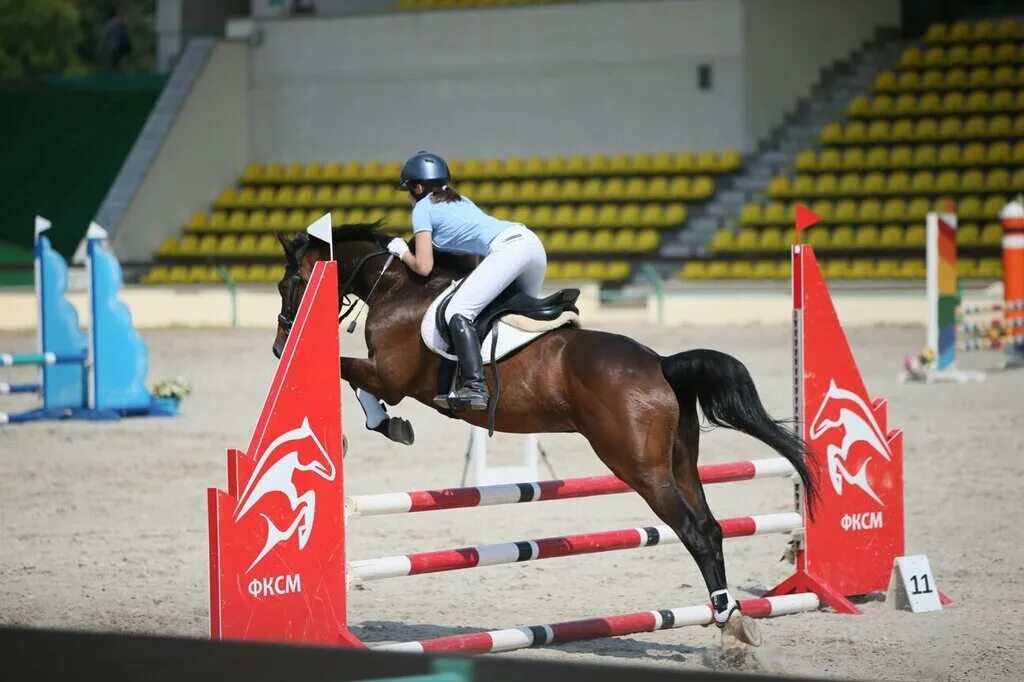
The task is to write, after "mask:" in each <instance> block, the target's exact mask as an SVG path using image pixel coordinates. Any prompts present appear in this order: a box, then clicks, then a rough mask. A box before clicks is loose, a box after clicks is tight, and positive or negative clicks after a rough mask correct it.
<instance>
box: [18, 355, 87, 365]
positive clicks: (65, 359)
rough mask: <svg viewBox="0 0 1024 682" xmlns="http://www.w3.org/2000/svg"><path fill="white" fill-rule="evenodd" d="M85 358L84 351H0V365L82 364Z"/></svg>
mask: <svg viewBox="0 0 1024 682" xmlns="http://www.w3.org/2000/svg"><path fill="white" fill-rule="evenodd" d="M85 359H86V356H85V355H84V354H83V353H0V367H12V366H15V365H70V364H82V363H83V362H85Z"/></svg>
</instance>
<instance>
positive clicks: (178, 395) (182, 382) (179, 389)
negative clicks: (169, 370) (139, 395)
mask: <svg viewBox="0 0 1024 682" xmlns="http://www.w3.org/2000/svg"><path fill="white" fill-rule="evenodd" d="M190 393H192V384H191V383H190V382H189V381H188V380H187V379H184V378H182V377H175V378H174V379H162V380H160V381H158V382H156V383H155V384H153V396H154V397H156V398H173V399H174V400H177V401H180V400H181V399H182V398H184V397H185V396H187V395H189V394H190Z"/></svg>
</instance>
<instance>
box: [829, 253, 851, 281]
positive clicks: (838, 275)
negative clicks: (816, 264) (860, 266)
mask: <svg viewBox="0 0 1024 682" xmlns="http://www.w3.org/2000/svg"><path fill="white" fill-rule="evenodd" d="M849 275H850V263H849V261H847V260H846V259H837V258H829V259H828V260H827V261H825V277H826V278H827V279H846V278H847V277H849Z"/></svg>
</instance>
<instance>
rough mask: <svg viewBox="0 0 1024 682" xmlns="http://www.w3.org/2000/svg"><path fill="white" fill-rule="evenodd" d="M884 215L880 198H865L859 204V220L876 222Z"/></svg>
mask: <svg viewBox="0 0 1024 682" xmlns="http://www.w3.org/2000/svg"><path fill="white" fill-rule="evenodd" d="M881 217H882V203H881V202H880V201H879V200H878V199H865V200H864V201H862V202H860V204H859V205H858V206H857V220H858V221H859V222H862V223H876V222H878V221H879V220H880V219H881Z"/></svg>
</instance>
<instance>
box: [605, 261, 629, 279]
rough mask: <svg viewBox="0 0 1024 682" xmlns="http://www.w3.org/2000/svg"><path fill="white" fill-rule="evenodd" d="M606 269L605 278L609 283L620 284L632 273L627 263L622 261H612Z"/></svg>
mask: <svg viewBox="0 0 1024 682" xmlns="http://www.w3.org/2000/svg"><path fill="white" fill-rule="evenodd" d="M607 267H608V270H607V275H606V277H607V281H609V282H620V281H622V280H624V279H626V278H628V277H629V276H630V274H631V273H632V271H633V269H632V267H631V266H630V265H629V263H628V262H626V261H622V260H613V261H611V262H610V263H608V266H607Z"/></svg>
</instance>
